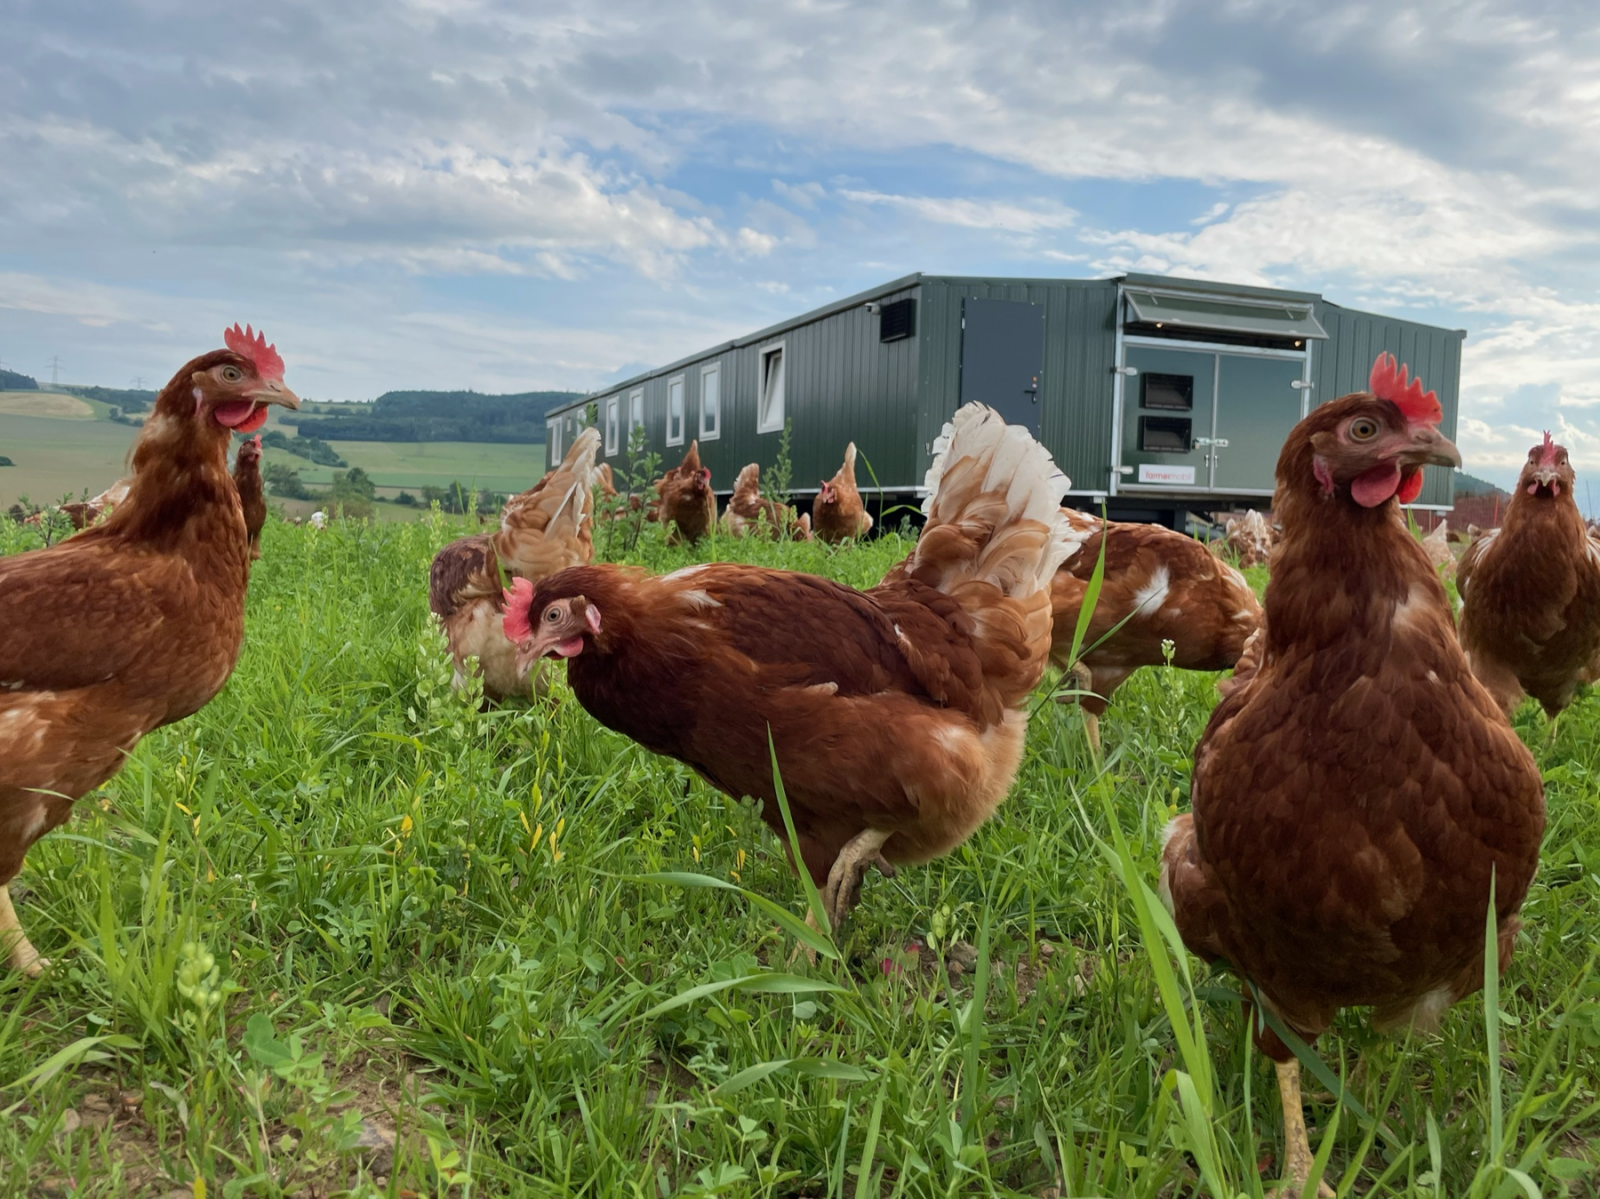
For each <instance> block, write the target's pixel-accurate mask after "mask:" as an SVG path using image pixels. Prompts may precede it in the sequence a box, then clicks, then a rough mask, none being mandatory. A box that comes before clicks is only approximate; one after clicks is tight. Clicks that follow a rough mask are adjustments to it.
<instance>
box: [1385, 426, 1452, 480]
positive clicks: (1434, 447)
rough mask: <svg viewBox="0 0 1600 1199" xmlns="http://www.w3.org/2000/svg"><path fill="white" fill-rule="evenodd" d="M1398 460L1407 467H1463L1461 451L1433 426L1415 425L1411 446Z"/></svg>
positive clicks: (1402, 451) (1409, 445) (1406, 448)
mask: <svg viewBox="0 0 1600 1199" xmlns="http://www.w3.org/2000/svg"><path fill="white" fill-rule="evenodd" d="M1398 458H1399V461H1400V462H1401V463H1402V464H1403V465H1405V466H1453V467H1456V468H1457V469H1458V470H1459V469H1460V467H1461V451H1460V450H1458V449H1456V446H1455V442H1453V441H1451V440H1450V439H1449V438H1448V437H1446V436H1445V435H1444V434H1443V433H1441V432H1439V430H1438V429H1437V428H1435V427H1434V426H1433V425H1413V426H1412V427H1411V437H1410V441H1409V444H1407V445H1406V447H1405V448H1404V449H1402V450H1401V451H1400V453H1399V455H1398Z"/></svg>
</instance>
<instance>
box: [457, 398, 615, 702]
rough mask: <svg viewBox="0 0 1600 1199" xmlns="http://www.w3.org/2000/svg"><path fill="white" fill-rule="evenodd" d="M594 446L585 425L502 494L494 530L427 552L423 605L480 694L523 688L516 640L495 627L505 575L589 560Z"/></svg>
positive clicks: (462, 674)
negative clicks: (539, 472)
mask: <svg viewBox="0 0 1600 1199" xmlns="http://www.w3.org/2000/svg"><path fill="white" fill-rule="evenodd" d="M599 448H600V434H599V432H598V431H597V430H595V429H585V430H584V431H583V432H581V433H579V434H578V436H577V437H576V438H575V439H574V440H573V442H572V448H571V449H569V450H568V451H567V456H566V457H565V458H563V459H562V460H561V464H560V465H559V466H557V467H556V468H555V469H554V470H552V471H550V472H549V473H547V474H546V475H544V477H542V478H541V479H540V480H539V481H538V482H537V483H535V484H534V485H533V486H532V487H530V488H528V490H527V491H524V492H522V493H521V494H520V495H514V496H512V497H511V498H510V499H509V500H507V501H506V506H505V509H504V511H503V512H502V513H501V515H500V531H499V532H498V533H480V534H478V535H477V536H475V537H462V538H458V539H457V540H455V541H452V542H451V543H450V544H449V545H447V546H445V547H444V549H442V550H440V551H439V552H438V553H437V554H435V555H434V559H433V565H432V566H431V567H430V568H429V571H428V606H429V607H430V608H431V609H432V610H433V614H434V615H435V616H436V617H438V618H439V624H440V626H441V627H442V628H443V629H444V635H445V639H446V640H447V641H448V642H449V643H450V656H451V657H452V658H453V659H454V660H455V685H456V686H457V687H460V686H462V685H463V684H465V682H466V679H467V672H468V671H469V670H471V665H470V660H471V659H473V658H476V659H477V660H478V669H479V672H480V673H481V674H482V676H483V693H484V695H485V696H486V697H487V698H489V699H492V700H502V699H506V698H507V697H509V696H512V695H516V694H519V693H526V692H527V690H528V685H527V683H528V680H527V675H526V674H525V673H523V672H521V671H520V670H519V669H518V666H517V660H516V657H517V655H516V647H515V646H513V645H512V644H511V643H510V642H509V641H507V640H506V636H505V632H504V630H503V629H502V628H501V617H502V616H503V615H504V612H505V602H504V600H503V598H502V591H503V588H504V586H505V580H506V579H509V578H511V577H513V576H516V577H520V578H524V579H542V578H544V577H545V576H546V575H550V574H554V573H555V572H556V571H558V570H564V569H566V568H567V567H569V566H577V565H579V564H581V563H584V562H588V561H590V560H591V559H593V557H594V538H593V524H594V522H593V520H592V519H591V518H592V514H593V510H594V492H593V488H594V484H595V467H594V456H595V451H596V450H598V449H599Z"/></svg>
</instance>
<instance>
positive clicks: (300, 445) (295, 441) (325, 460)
mask: <svg viewBox="0 0 1600 1199" xmlns="http://www.w3.org/2000/svg"><path fill="white" fill-rule="evenodd" d="M261 444H262V445H264V446H271V447H272V448H273V449H276V450H284V451H286V452H287V453H290V454H294V455H295V456H296V457H299V458H304V459H306V460H307V461H308V462H315V463H316V464H317V465H318V466H349V465H350V464H349V463H348V462H346V461H345V460H344V459H343V458H341V457H339V454H338V451H336V450H335V449H334V448H333V447H332V446H331V445H329V444H328V443H327V442H325V441H323V440H322V439H321V438H320V437H307V436H306V435H305V434H304V433H300V434H297V435H295V436H294V437H290V436H288V435H287V434H285V433H284V432H283V431H282V430H280V429H268V430H267V431H266V432H264V433H262V434H261Z"/></svg>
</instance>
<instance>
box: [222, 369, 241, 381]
mask: <svg viewBox="0 0 1600 1199" xmlns="http://www.w3.org/2000/svg"><path fill="white" fill-rule="evenodd" d="M222 378H223V379H224V380H225V381H226V382H228V383H237V382H238V381H239V380H240V379H242V378H244V372H243V371H242V370H240V369H239V368H238V367H236V366H225V367H223V368H222Z"/></svg>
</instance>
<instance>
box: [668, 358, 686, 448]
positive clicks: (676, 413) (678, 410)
mask: <svg viewBox="0 0 1600 1199" xmlns="http://www.w3.org/2000/svg"><path fill="white" fill-rule="evenodd" d="M667 444H668V445H682V444H683V376H682V375H679V376H678V377H677V378H676V379H673V380H671V381H670V382H668V384H667Z"/></svg>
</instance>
